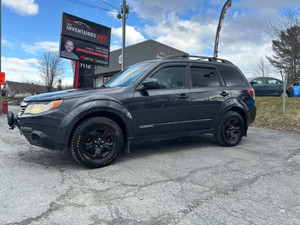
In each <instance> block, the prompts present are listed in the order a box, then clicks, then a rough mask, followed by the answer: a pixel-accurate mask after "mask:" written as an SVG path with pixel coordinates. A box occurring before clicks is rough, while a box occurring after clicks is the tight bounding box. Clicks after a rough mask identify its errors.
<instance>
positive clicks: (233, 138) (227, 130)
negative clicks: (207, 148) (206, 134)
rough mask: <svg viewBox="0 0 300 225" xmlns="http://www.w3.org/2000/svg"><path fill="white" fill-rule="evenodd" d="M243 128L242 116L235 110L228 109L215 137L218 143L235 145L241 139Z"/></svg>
mask: <svg viewBox="0 0 300 225" xmlns="http://www.w3.org/2000/svg"><path fill="white" fill-rule="evenodd" d="M244 130H245V125H244V119H243V118H242V116H241V115H240V114H239V113H237V112H235V111H229V112H227V113H226V114H225V116H224V118H223V119H222V121H221V123H220V126H219V129H218V131H217V133H216V135H215V137H216V139H217V142H218V143H219V144H220V145H223V146H235V145H237V144H239V142H240V141H241V140H242V138H243V135H244Z"/></svg>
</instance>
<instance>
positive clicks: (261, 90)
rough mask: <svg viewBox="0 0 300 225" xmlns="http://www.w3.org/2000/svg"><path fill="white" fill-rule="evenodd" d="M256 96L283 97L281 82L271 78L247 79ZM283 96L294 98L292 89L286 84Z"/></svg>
mask: <svg viewBox="0 0 300 225" xmlns="http://www.w3.org/2000/svg"><path fill="white" fill-rule="evenodd" d="M248 81H249V83H250V84H251V86H252V87H253V89H254V91H255V95H256V96H283V95H284V92H283V82H282V81H281V80H278V79H276V78H273V77H251V78H248ZM285 96H288V97H293V96H294V87H293V86H291V85H289V84H287V85H286V93H285Z"/></svg>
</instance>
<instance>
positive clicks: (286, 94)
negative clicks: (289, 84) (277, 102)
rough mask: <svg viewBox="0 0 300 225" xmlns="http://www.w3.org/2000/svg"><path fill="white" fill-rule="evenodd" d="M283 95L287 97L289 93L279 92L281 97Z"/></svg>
mask: <svg viewBox="0 0 300 225" xmlns="http://www.w3.org/2000/svg"><path fill="white" fill-rule="evenodd" d="M284 95H285V97H289V93H288V92H285V94H284V93H283V92H281V95H280V96H281V97H283V96H284Z"/></svg>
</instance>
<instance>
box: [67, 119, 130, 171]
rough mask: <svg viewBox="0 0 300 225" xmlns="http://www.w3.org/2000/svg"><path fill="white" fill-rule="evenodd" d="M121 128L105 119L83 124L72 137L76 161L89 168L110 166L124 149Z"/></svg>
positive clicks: (92, 120)
mask: <svg viewBox="0 0 300 225" xmlns="http://www.w3.org/2000/svg"><path fill="white" fill-rule="evenodd" d="M123 142H124V141H123V133H122V130H121V129H120V127H119V126H118V125H117V124H116V123H115V122H114V121H112V120H110V119H108V118H105V117H92V118H89V119H87V120H84V121H83V122H81V123H80V124H79V125H78V126H77V127H76V128H75V131H74V133H73V135H72V140H71V151H72V155H73V157H74V159H75V160H76V161H77V162H78V163H80V164H82V165H84V166H86V167H89V168H99V167H103V166H106V165H108V164H110V163H111V162H112V161H113V160H114V159H116V158H117V156H118V155H119V154H120V152H121V150H122V148H123Z"/></svg>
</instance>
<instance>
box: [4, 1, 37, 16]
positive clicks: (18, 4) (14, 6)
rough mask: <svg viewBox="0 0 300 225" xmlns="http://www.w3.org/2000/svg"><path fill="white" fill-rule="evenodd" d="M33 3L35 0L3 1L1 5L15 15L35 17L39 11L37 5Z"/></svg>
mask: <svg viewBox="0 0 300 225" xmlns="http://www.w3.org/2000/svg"><path fill="white" fill-rule="evenodd" d="M34 1H35V0H3V1H2V3H3V5H4V6H6V7H8V8H9V9H10V10H11V11H13V12H15V13H17V14H20V15H26V16H32V15H36V14H37V13H38V11H39V5H38V4H37V3H35V2H34Z"/></svg>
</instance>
